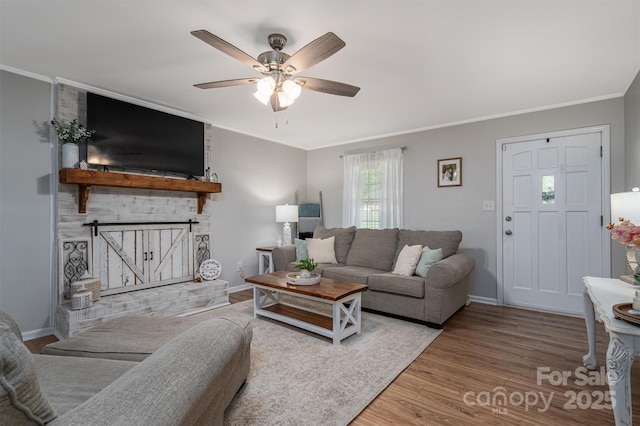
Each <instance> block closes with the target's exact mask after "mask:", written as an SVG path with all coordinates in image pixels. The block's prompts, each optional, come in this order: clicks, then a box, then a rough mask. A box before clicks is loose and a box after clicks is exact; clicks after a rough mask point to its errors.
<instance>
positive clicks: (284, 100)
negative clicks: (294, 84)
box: [278, 91, 295, 107]
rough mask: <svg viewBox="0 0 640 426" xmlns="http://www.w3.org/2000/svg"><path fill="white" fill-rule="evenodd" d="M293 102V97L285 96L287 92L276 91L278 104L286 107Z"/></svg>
mask: <svg viewBox="0 0 640 426" xmlns="http://www.w3.org/2000/svg"><path fill="white" fill-rule="evenodd" d="M294 102H295V99H291V98H290V97H288V96H287V94H286V93H285V92H283V91H279V92H278V105H280V106H282V107H288V106H290V105H292V104H293V103H294Z"/></svg>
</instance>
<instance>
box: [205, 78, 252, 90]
mask: <svg viewBox="0 0 640 426" xmlns="http://www.w3.org/2000/svg"><path fill="white" fill-rule="evenodd" d="M257 81H258V79H257V78H238V79H236V80H222V81H210V82H209V83H199V84H194V86H195V87H197V88H198V89H217V88H218V87H229V86H240V85H241V84H250V83H255V82H257Z"/></svg>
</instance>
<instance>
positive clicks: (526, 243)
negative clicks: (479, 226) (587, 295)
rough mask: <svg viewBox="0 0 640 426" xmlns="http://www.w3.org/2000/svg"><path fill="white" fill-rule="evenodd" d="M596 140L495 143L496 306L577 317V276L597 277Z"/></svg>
mask: <svg viewBox="0 0 640 426" xmlns="http://www.w3.org/2000/svg"><path fill="white" fill-rule="evenodd" d="M601 138H602V133H601V132H593V133H584V134H575V135H567V136H559V137H553V138H543V139H537V140H525V141H518V142H515V143H503V144H502V147H501V150H502V212H501V214H502V218H501V237H502V238H501V241H500V240H499V243H501V244H502V256H503V258H502V280H503V286H502V290H503V294H502V296H503V303H504V304H506V305H515V306H523V307H529V308H534V309H542V310H549V311H556V312H564V313H570V314H582V311H583V308H582V303H583V297H582V294H583V289H584V285H583V281H582V277H584V276H586V275H593V276H602V274H603V268H602V258H603V250H602V247H603V243H602V239H603V232H602V230H603V226H602V219H603V218H602V216H603V209H602V162H601V153H602V140H601Z"/></svg>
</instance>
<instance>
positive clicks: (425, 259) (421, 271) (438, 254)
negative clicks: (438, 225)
mask: <svg viewBox="0 0 640 426" xmlns="http://www.w3.org/2000/svg"><path fill="white" fill-rule="evenodd" d="M439 260H442V249H441V248H439V249H435V250H431V249H430V248H429V247H428V246H425V247H424V248H423V249H422V255H421V256H420V260H419V261H418V265H416V271H415V274H416V275H419V276H421V277H422V278H426V276H427V274H428V273H429V269H431V267H432V266H433V265H435V263H436V262H437V261H439Z"/></svg>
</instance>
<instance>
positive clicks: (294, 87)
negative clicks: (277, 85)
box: [282, 80, 302, 101]
mask: <svg viewBox="0 0 640 426" xmlns="http://www.w3.org/2000/svg"><path fill="white" fill-rule="evenodd" d="M282 90H284V93H285V94H286V95H287V97H288V98H289V99H291V100H293V101H295V100H296V99H298V96H300V93H301V92H302V87H300V85H299V84H296V83H295V82H294V81H291V80H285V81H284V83H282Z"/></svg>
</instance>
